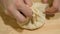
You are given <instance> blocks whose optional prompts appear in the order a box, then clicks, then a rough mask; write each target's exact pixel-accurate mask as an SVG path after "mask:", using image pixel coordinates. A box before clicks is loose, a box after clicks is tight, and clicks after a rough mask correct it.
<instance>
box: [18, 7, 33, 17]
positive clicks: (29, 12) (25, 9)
mask: <svg viewBox="0 0 60 34" xmlns="http://www.w3.org/2000/svg"><path fill="white" fill-rule="evenodd" d="M18 10H20V11H21V12H22V13H23V14H24V15H25V16H26V17H32V9H31V8H30V7H28V6H23V7H22V8H20V7H19V9H18Z"/></svg>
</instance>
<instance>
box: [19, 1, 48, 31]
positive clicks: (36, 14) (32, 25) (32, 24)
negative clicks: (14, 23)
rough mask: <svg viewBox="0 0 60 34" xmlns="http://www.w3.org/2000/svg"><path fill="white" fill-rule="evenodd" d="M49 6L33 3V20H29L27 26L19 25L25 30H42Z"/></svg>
mask: <svg viewBox="0 0 60 34" xmlns="http://www.w3.org/2000/svg"><path fill="white" fill-rule="evenodd" d="M47 6H48V4H43V3H39V2H36V3H33V5H32V7H31V9H32V10H33V17H32V19H30V20H28V21H29V22H28V23H27V24H25V25H20V24H19V23H18V24H19V25H20V26H21V27H22V28H24V29H29V30H34V29H37V28H40V27H41V26H42V25H43V24H44V22H45V14H44V12H45V9H46V8H47Z"/></svg>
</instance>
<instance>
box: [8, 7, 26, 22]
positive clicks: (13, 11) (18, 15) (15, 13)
mask: <svg viewBox="0 0 60 34" xmlns="http://www.w3.org/2000/svg"><path fill="white" fill-rule="evenodd" d="M8 11H9V12H10V13H11V14H12V15H13V16H14V17H15V18H16V19H17V20H18V21H19V22H24V21H25V20H26V18H25V17H24V16H23V15H22V14H21V13H20V12H19V11H17V10H16V9H15V7H14V6H10V7H8Z"/></svg>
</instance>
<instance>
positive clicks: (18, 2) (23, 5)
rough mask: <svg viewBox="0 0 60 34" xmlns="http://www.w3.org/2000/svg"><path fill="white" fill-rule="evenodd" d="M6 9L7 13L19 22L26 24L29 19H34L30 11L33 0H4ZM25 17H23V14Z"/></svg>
mask: <svg viewBox="0 0 60 34" xmlns="http://www.w3.org/2000/svg"><path fill="white" fill-rule="evenodd" d="M2 1H3V5H4V7H5V13H6V14H7V15H12V16H14V18H16V20H18V21H19V22H24V21H25V20H26V19H27V17H29V18H31V17H32V10H31V9H30V7H31V5H32V2H31V0H2ZM22 13H23V14H24V15H23V14H22Z"/></svg>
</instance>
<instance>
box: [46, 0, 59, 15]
mask: <svg viewBox="0 0 60 34" xmlns="http://www.w3.org/2000/svg"><path fill="white" fill-rule="evenodd" d="M47 1H48V0H47ZM46 3H47V2H46ZM59 3H60V0H53V3H52V6H51V7H49V8H47V10H46V14H51V15H52V14H55V13H57V12H58V10H60V9H59V8H60V4H59Z"/></svg>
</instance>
